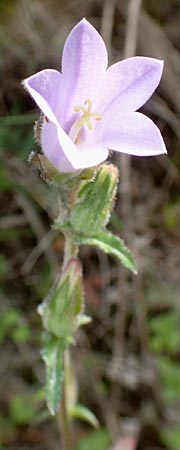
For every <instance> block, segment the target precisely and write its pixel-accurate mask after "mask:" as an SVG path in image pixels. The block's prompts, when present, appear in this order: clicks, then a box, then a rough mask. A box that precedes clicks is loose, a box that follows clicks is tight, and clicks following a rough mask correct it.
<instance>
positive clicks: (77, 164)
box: [63, 143, 109, 170]
mask: <svg viewBox="0 0 180 450" xmlns="http://www.w3.org/2000/svg"><path fill="white" fill-rule="evenodd" d="M63 151H64V153H65V155H66V157H67V158H68V160H69V161H70V162H71V164H72V166H73V168H74V169H76V170H79V169H86V168H88V167H93V166H96V165H98V164H100V163H101V162H103V161H105V160H106V159H107V157H108V153H109V152H108V149H107V147H106V146H105V145H101V143H100V144H94V145H84V146H83V145H75V149H74V151H73V152H72V151H71V150H70V149H69V148H68V146H67V147H66V148H64V149H63Z"/></svg>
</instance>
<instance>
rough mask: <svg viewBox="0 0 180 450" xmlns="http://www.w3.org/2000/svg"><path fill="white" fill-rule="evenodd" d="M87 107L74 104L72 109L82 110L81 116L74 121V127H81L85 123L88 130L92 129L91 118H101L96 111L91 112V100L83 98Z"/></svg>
mask: <svg viewBox="0 0 180 450" xmlns="http://www.w3.org/2000/svg"><path fill="white" fill-rule="evenodd" d="M84 104H85V105H87V107H86V108H85V107H84V106H76V107H75V108H74V111H76V112H82V116H81V117H80V118H79V119H78V120H77V121H76V128H82V127H83V126H84V125H87V127H88V129H89V130H92V129H93V126H92V123H91V118H92V117H94V119H95V120H101V119H102V116H101V114H97V113H96V112H92V111H91V109H92V103H91V100H85V102H84Z"/></svg>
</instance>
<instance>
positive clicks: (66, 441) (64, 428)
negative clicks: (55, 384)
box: [59, 350, 72, 450]
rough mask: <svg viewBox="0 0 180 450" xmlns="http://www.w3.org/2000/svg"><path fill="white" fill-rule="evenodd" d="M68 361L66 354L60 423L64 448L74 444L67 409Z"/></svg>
mask: <svg viewBox="0 0 180 450" xmlns="http://www.w3.org/2000/svg"><path fill="white" fill-rule="evenodd" d="M66 351H67V350H66ZM66 361H67V358H66V355H64V385H63V392H62V399H61V405H60V412H59V423H60V433H61V440H62V448H63V450H71V449H72V446H71V439H70V423H69V419H68V410H67V407H68V405H67V388H66V382H67V376H66Z"/></svg>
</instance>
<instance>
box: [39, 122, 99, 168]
mask: <svg viewBox="0 0 180 450" xmlns="http://www.w3.org/2000/svg"><path fill="white" fill-rule="evenodd" d="M62 131H63V130H62V129H61V127H60V126H56V125H55V124H53V123H52V122H49V123H45V124H44V125H43V128H42V135H41V145H42V149H43V152H44V154H45V155H46V156H47V158H48V159H49V160H50V161H51V163H52V164H53V165H54V166H55V167H56V168H57V169H58V170H59V171H60V172H74V171H76V170H82V169H86V168H88V167H93V166H96V165H97V164H100V163H101V162H102V161H104V160H105V159H107V157H108V149H107V148H105V147H104V146H101V145H98V144H97V145H94V146H93V145H89V146H77V145H75V144H73V142H72V141H71V146H70V145H67V143H66V139H65V136H67V135H65V133H64V135H65V136H64V135H63V134H62ZM67 139H69V137H68V136H67Z"/></svg>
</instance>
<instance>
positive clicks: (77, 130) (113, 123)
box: [24, 19, 166, 172]
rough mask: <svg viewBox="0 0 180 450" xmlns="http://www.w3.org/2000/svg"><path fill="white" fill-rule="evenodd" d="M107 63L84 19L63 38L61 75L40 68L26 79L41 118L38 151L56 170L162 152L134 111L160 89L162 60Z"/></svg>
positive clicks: (155, 133)
mask: <svg viewBox="0 0 180 450" xmlns="http://www.w3.org/2000/svg"><path fill="white" fill-rule="evenodd" d="M107 62H108V61H107V51H106V47H105V44H104V42H103V40H102V38H101V36H100V35H99V34H98V32H97V31H96V30H95V28H94V27H93V26H92V25H91V24H90V23H89V22H88V21H87V20H85V19H83V20H81V21H80V22H79V23H78V24H77V25H76V26H75V27H74V28H73V30H72V31H71V32H70V34H69V36H68V37H67V40H66V43H65V46H64V50H63V54H62V70H61V72H59V71H57V70H52V69H44V70H42V71H40V72H38V73H36V74H35V75H32V76H30V77H29V78H27V79H26V80H25V81H24V86H25V87H26V89H27V90H28V91H29V93H30V94H31V95H32V97H33V99H34V100H35V102H36V103H37V105H38V106H39V108H40V109H41V111H42V112H43V114H44V122H43V126H42V130H41V146H42V150H43V152H44V154H45V155H46V157H47V158H48V159H49V160H50V162H51V163H52V164H53V165H54V166H55V167H56V168H57V169H58V170H59V171H60V172H73V171H75V170H82V169H85V168H88V167H91V166H95V165H97V164H99V163H101V162H102V161H105V160H106V159H107V157H108V154H109V150H115V151H117V152H123V153H127V154H131V155H137V156H153V155H158V154H162V153H166V148H165V145H164V142H163V139H162V136H161V134H160V131H159V130H158V128H157V127H156V125H155V124H154V123H153V122H152V120H150V119H149V118H148V117H146V116H145V115H143V114H141V113H139V112H136V110H137V109H139V108H140V107H141V106H142V105H144V103H145V102H146V101H147V100H148V99H149V97H150V96H151V95H152V94H153V92H154V90H155V89H156V87H157V86H158V84H159V82H160V79H161V75H162V70H163V62H162V61H160V60H157V59H153V58H146V57H139V56H137V57H133V58H128V59H125V60H123V61H120V62H118V63H115V64H113V65H112V66H110V67H109V68H107Z"/></svg>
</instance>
